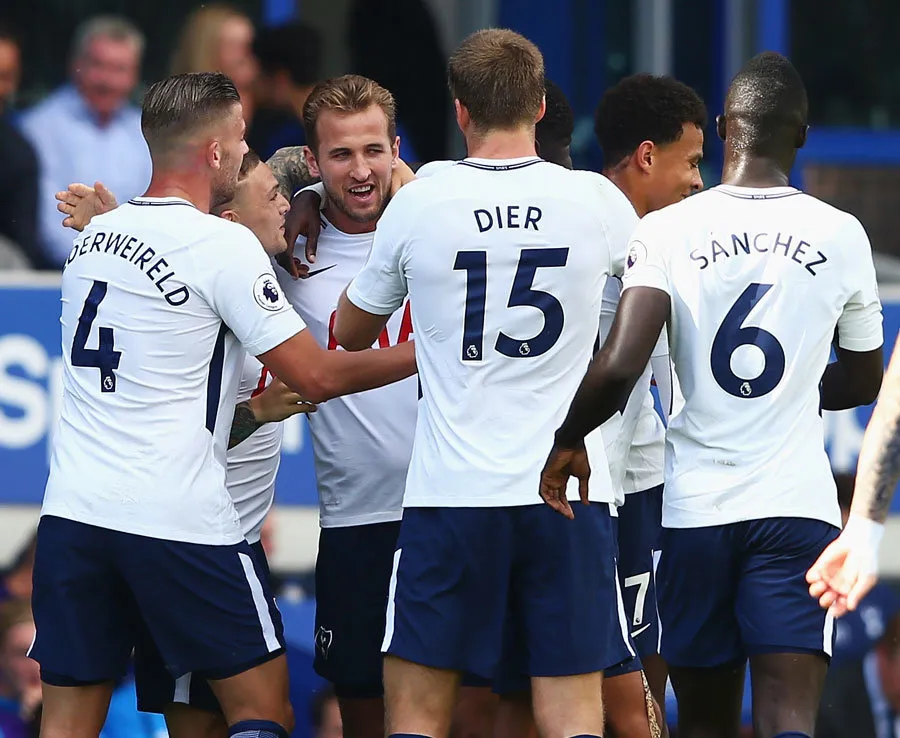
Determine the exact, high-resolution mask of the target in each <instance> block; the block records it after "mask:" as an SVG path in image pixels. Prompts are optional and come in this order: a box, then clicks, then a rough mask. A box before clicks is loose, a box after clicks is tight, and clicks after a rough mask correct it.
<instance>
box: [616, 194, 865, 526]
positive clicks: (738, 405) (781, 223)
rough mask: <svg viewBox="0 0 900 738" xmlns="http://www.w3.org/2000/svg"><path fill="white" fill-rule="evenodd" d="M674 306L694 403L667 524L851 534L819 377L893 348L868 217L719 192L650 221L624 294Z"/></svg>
mask: <svg viewBox="0 0 900 738" xmlns="http://www.w3.org/2000/svg"><path fill="white" fill-rule="evenodd" d="M637 286H648V287H655V288H657V289H660V290H663V291H665V292H667V293H668V294H669V295H670V296H671V300H672V312H671V315H670V318H669V345H670V350H671V353H672V359H673V362H674V366H675V373H676V375H677V377H678V382H679V384H680V386H681V392H682V394H683V396H684V404H683V406H681V407H680V408H679V409H677V410H676V411H675V412H674V413H673V415H672V416H671V417H670V419H669V427H668V431H667V436H666V487H665V495H664V505H663V525H665V526H666V527H670V528H684V527H687V528H690V527H700V526H708V525H721V524H727V523H734V522H738V521H741V520H753V519H758V518H770V517H799V518H813V519H818V520H823V521H825V522H829V523H832V524H834V525H836V526H840V524H841V517H840V512H839V510H838V504H837V496H836V493H835V484H834V479H833V478H832V473H831V466H830V464H829V461H828V457H827V456H826V454H825V444H824V433H823V427H822V417H821V413H820V409H819V408H820V397H819V381H820V379H821V377H822V374H823V373H824V371H825V367H826V366H827V363H828V360H829V356H830V351H831V343H832V341H833V340H834V337H835V329H837V333H838V341H839V343H840V346H841V347H843V348H845V349H848V350H850V351H872V350H875V349H877V348H878V347H879V346H881V344H882V327H881V304H880V302H879V299H878V290H877V284H876V281H875V268H874V265H873V262H872V251H871V248H870V246H869V240H868V238H867V237H866V233H865V231H864V230H863V228H862V226H861V225H860V223H859V221H857V220H856V218H854V217H853V216H851V215H848V214H847V213H844V212H841V211H839V210H837V209H835V208H833V207H831V206H830V205H827V204H826V203H824V202H822V201H820V200H817V199H816V198H814V197H810V196H809V195H806V194H804V193H802V192H799V191H798V190H795V189H793V188H791V187H774V188H765V189H755V188H746V187H730V186H719V187H714V188H713V189H711V190H707V191H706V192H702V193H700V194H698V195H695V196H693V197H691V198H688V199H687V200H685V201H683V202H681V203H679V204H677V205H673V206H671V207H668V208H665V209H663V210H661V211H659V212H656V213H651V214H650V215H648V216H646V217H645V218H644V219H643V220H641V222H640V224H639V225H638V227H637V229H636V230H635V232H634V235H633V236H632V241H631V245H630V248H629V252H628V269H627V270H626V273H625V278H624V287H625V289H629V288H631V287H637Z"/></svg>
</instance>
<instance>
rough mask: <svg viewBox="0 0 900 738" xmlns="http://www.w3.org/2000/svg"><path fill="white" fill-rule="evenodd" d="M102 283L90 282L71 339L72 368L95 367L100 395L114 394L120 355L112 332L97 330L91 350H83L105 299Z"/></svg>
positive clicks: (105, 285)
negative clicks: (95, 345) (96, 337)
mask: <svg viewBox="0 0 900 738" xmlns="http://www.w3.org/2000/svg"><path fill="white" fill-rule="evenodd" d="M106 290H107V284H106V282H100V281H98V280H95V281H94V284H93V286H92V287H91V291H90V292H89V293H88V296H87V299H86V300H85V301H84V307H83V308H82V310H81V316H80V317H79V318H78V327H77V328H76V329H75V338H74V340H73V341H72V354H71V359H72V366H88V367H95V368H97V369H99V370H100V391H101V392H115V391H116V372H115V370H116V369H118V368H119V359H120V358H121V357H122V352H121V351H116V348H115V339H114V336H113V329H112V328H106V327H101V328H100V329H99V330H100V341H99V344H98V347H97V348H95V349H89V348H87V342H88V337H89V336H90V335H91V327H92V326H93V325H94V319H95V318H96V317H97V308H98V307H99V306H100V303H101V302H103V298H104V297H106Z"/></svg>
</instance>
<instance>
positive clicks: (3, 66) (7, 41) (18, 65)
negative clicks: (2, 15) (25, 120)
mask: <svg viewBox="0 0 900 738" xmlns="http://www.w3.org/2000/svg"><path fill="white" fill-rule="evenodd" d="M21 77H22V50H21V49H20V48H19V39H18V36H16V34H15V33H14V32H13V29H12V28H10V27H8V26H7V25H5V24H4V23H3V22H2V21H0V115H4V114H7V113H9V109H10V108H11V107H12V104H13V102H14V101H15V96H16V92H17V91H18V89H19V81H20V79H21Z"/></svg>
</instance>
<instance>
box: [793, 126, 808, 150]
mask: <svg viewBox="0 0 900 738" xmlns="http://www.w3.org/2000/svg"><path fill="white" fill-rule="evenodd" d="M808 135H809V126H808V125H802V126H800V128H799V130H798V131H797V138H796V139H795V141H794V148H795V149H802V148H803V147H804V146H805V145H806V137H807V136H808Z"/></svg>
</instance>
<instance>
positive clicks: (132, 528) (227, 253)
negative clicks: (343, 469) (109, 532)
mask: <svg viewBox="0 0 900 738" xmlns="http://www.w3.org/2000/svg"><path fill="white" fill-rule="evenodd" d="M235 229H237V230H235ZM236 247H237V248H243V249H254V250H258V253H259V259H260V262H261V263H262V266H263V268H265V267H266V266H267V264H266V259H265V257H264V255H263V254H262V249H261V247H260V246H259V243H258V242H257V241H256V239H255V237H253V236H252V234H250V232H249V231H247V230H246V229H245V228H243V226H236V225H235V224H233V223H229V222H227V221H224V220H222V219H219V218H215V217H213V216H211V215H207V214H204V213H201V212H200V211H198V210H197V209H196V208H194V207H193V206H192V205H190V204H188V203H187V202H186V201H183V200H180V199H177V198H163V199H157V198H154V199H145V198H141V199H139V200H135V201H132V202H131V203H128V204H125V205H122V206H121V207H119V208H117V209H116V210H114V211H112V212H110V213H108V214H106V215H104V216H101V217H99V218H96V219H95V220H94V221H93V223H92V224H91V226H90V227H89V228H88V229H86V230H85V232H84V233H83V234H82V236H80V237H79V238H78V239H77V240H76V246H75V248H74V249H73V251H72V254H71V255H70V257H69V260H68V263H67V265H66V267H65V271H64V272H63V278H62V316H61V324H62V348H63V361H64V364H63V387H64V396H63V403H62V410H61V417H60V425H59V430H58V432H57V435H56V438H55V443H54V449H53V458H52V462H51V471H50V479H49V481H48V486H47V492H46V496H45V502H44V513H45V514H52V515H60V516H62V517H68V518H71V519H75V520H79V521H81V522H86V523H91V524H95V525H99V526H102V527H106V528H112V529H116V530H124V531H127V532H131V533H138V534H143V535H150V536H156V537H165V538H170V539H172V540H188V541H192V542H196V543H215V544H220V543H228V542H235V541H236V540H240V538H241V535H240V526H239V525H238V521H237V516H236V514H235V511H234V507H233V506H232V504H231V501H230V498H229V497H228V495H227V494H225V447H226V443H225V441H226V438H227V434H228V430H229V427H230V424H231V419H232V417H233V411H234V397H235V392H236V390H237V378H238V375H237V372H238V370H239V367H240V361H241V357H242V352H241V351H240V348H239V346H238V344H237V342H236V340H235V338H234V336H233V335H232V334H231V333H230V332H229V330H228V327H227V326H226V325H225V323H224V322H223V319H222V318H221V317H220V312H221V311H220V310H217V309H216V307H215V306H214V305H213V302H214V298H213V297H212V296H211V295H212V294H213V292H214V281H215V280H216V279H219V276H218V274H219V269H218V267H217V260H224V261H228V259H229V258H231V257H232V256H233V255H234V249H235V248H236ZM251 279H252V277H251ZM272 281H273V282H274V279H273V280H272ZM276 287H277V283H276ZM264 290H265V286H264V285H263V284H262V283H259V284H258V285H257V286H256V288H255V290H254V294H255V296H256V297H257V301H265V300H266V299H267V297H266V295H265V294H264ZM256 293H258V294H256ZM276 296H278V293H277V292H276ZM261 304H262V303H261ZM173 511H177V512H176V513H175V514H174V515H173Z"/></svg>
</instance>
